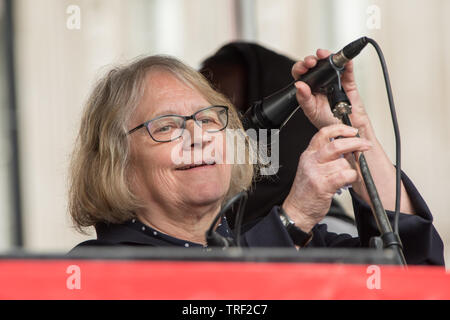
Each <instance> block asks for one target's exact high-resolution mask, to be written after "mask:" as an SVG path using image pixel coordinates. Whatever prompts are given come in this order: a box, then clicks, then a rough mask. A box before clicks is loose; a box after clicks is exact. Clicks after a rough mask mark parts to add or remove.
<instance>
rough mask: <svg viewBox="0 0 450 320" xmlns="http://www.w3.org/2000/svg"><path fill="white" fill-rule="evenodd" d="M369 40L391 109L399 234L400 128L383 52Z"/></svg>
mask: <svg viewBox="0 0 450 320" xmlns="http://www.w3.org/2000/svg"><path fill="white" fill-rule="evenodd" d="M367 42H369V43H370V44H371V45H372V46H373V47H374V48H375V50H376V52H377V54H378V58H379V59H380V63H381V68H382V69H383V76H384V82H385V85H386V93H387V96H388V100H389V108H390V110H391V117H392V124H393V126H394V134H395V167H396V178H395V218H394V232H395V233H396V234H397V235H399V231H398V220H399V217H400V200H401V172H402V170H401V141H400V130H399V127H398V122H397V114H396V112H395V105H394V98H393V94H392V88H391V82H390V80H389V74H388V70H387V65H386V61H385V59H384V55H383V52H382V51H381V48H380V46H379V45H378V43H377V42H376V41H375V40H373V39H371V38H367Z"/></svg>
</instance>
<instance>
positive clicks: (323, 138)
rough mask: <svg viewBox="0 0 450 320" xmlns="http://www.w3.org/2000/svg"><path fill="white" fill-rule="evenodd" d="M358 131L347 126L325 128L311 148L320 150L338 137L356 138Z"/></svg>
mask: <svg viewBox="0 0 450 320" xmlns="http://www.w3.org/2000/svg"><path fill="white" fill-rule="evenodd" d="M357 133H358V129H356V128H353V127H350V126H347V125H345V124H342V123H339V124H333V125H330V126H326V127H323V128H321V129H320V130H319V132H317V133H316V134H315V135H314V136H313V137H312V139H311V142H310V143H309V145H310V147H311V148H313V149H315V150H318V149H319V148H320V147H322V146H324V145H326V144H328V143H330V141H331V139H335V138H337V137H355V136H356V134H357Z"/></svg>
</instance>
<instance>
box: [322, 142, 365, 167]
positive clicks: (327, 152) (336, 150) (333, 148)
mask: <svg viewBox="0 0 450 320" xmlns="http://www.w3.org/2000/svg"><path fill="white" fill-rule="evenodd" d="M371 147H372V143H371V142H370V141H368V140H366V139H363V138H341V139H335V140H333V141H331V142H329V143H327V144H325V145H324V146H323V147H322V148H320V149H319V150H318V151H317V152H316V153H315V155H316V160H317V162H319V163H327V162H330V161H333V160H336V159H339V158H340V157H341V156H342V155H344V154H347V153H351V152H356V151H359V152H363V151H367V150H369V149H370V148H371Z"/></svg>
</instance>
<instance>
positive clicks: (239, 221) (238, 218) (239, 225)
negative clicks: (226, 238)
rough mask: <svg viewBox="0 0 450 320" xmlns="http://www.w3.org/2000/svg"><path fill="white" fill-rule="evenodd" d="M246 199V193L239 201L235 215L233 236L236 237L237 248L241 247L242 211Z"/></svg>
mask: <svg viewBox="0 0 450 320" xmlns="http://www.w3.org/2000/svg"><path fill="white" fill-rule="evenodd" d="M247 199H248V195H247V192H244V194H243V195H242V197H241V201H239V208H238V212H237V214H236V222H235V227H234V234H235V236H236V245H237V246H238V247H240V246H241V229H242V220H243V218H244V209H245V205H246V204H247Z"/></svg>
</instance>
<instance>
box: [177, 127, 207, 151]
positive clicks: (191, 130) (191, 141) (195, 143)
mask: <svg viewBox="0 0 450 320" xmlns="http://www.w3.org/2000/svg"><path fill="white" fill-rule="evenodd" d="M209 141H211V137H210V136H209V134H208V133H207V132H206V131H205V130H203V129H202V128H201V126H199V125H198V124H196V123H195V122H194V121H193V120H192V121H190V120H188V121H187V122H186V128H185V129H184V132H183V148H185V149H188V148H198V147H200V148H202V147H204V145H205V144H207V143H208V142H209Z"/></svg>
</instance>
